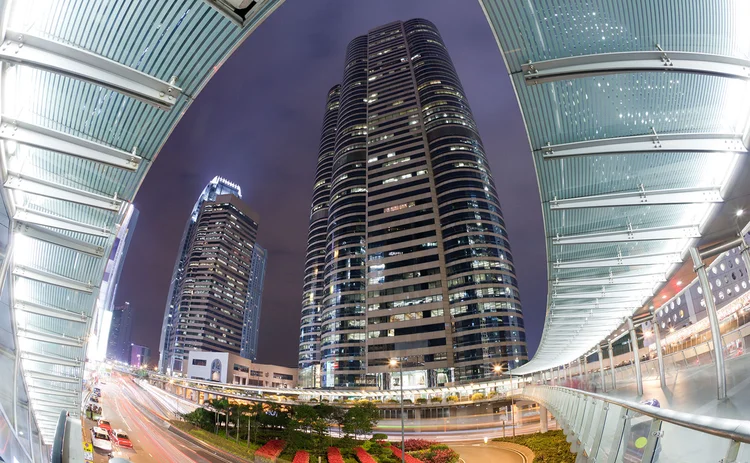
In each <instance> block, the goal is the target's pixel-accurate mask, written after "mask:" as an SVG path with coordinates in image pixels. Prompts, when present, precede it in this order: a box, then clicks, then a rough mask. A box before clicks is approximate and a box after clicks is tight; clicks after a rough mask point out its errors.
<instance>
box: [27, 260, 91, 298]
mask: <svg viewBox="0 0 750 463" xmlns="http://www.w3.org/2000/svg"><path fill="white" fill-rule="evenodd" d="M13 275H15V276H17V277H21V278H26V279H29V280H34V281H39V282H41V283H46V284H48V285H53V286H60V287H62V288H67V289H72V290H73V291H79V292H83V293H93V292H94V285H92V284H91V283H84V282H82V281H78V280H74V279H72V278H68V277H64V276H62V275H58V274H57V273H52V272H47V271H44V270H39V269H34V268H30V267H27V266H25V265H20V264H16V266H15V268H14V269H13Z"/></svg>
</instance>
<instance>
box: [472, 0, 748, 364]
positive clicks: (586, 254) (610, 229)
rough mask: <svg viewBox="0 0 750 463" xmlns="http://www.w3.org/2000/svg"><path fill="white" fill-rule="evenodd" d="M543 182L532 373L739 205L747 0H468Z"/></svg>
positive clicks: (595, 331) (569, 352)
mask: <svg viewBox="0 0 750 463" xmlns="http://www.w3.org/2000/svg"><path fill="white" fill-rule="evenodd" d="M480 4H481V6H482V8H483V9H484V12H485V15H486V17H487V19H488V21H489V24H490V26H491V28H492V30H493V32H494V34H495V38H496V40H497V42H498V45H499V47H500V50H501V52H502V56H503V59H504V61H505V64H506V68H507V72H508V74H509V76H510V80H511V82H512V85H513V88H514V90H515V92H516V95H517V99H518V103H519V106H520V109H521V113H522V115H523V120H524V123H525V126H526V130H527V134H528V139H529V144H530V146H531V151H532V156H533V161H534V165H535V168H536V173H537V179H538V183H539V193H540V197H541V203H542V214H543V218H544V228H545V234H546V241H547V242H546V246H547V260H548V264H547V267H548V268H547V277H548V298H547V299H548V300H547V311H546V312H547V313H546V320H545V326H544V333H543V336H542V341H541V344H540V346H539V348H538V350H537V353H536V355H535V356H534V358H533V359H532V360H531V361H530V362H529V363H527V364H526V365H523V366H522V367H520V368H517V369H514V373H517V374H529V373H533V372H537V371H543V370H547V369H550V368H554V367H556V366H559V365H562V364H565V363H568V362H571V361H573V360H575V359H577V358H579V357H581V356H582V355H584V354H586V353H588V352H590V351H591V350H592V349H594V350H595V349H596V346H597V345H598V344H599V343H600V342H602V341H603V340H605V339H606V338H607V337H608V336H609V335H610V334H611V333H612V332H613V331H614V330H616V329H617V328H618V327H620V326H621V325H622V323H623V321H624V320H625V319H626V318H627V317H630V316H632V315H633V314H635V313H636V312H638V311H641V310H648V307H649V305H650V304H654V303H656V304H658V302H655V301H653V296H654V294H655V293H656V292H658V291H659V290H660V289H662V288H663V287H664V285H665V284H667V282H668V280H669V278H670V276H671V275H672V274H673V273H674V272H675V271H676V270H677V269H678V268H680V267H681V266H682V265H683V262H685V261H686V258H687V260H689V255H688V250H689V248H690V247H693V246H702V245H706V244H710V243H714V242H717V241H721V240H723V239H727V237H729V236H731V235H732V234H735V236H736V231H737V230H735V229H736V228H737V224H736V222H734V221H733V218H734V212H735V211H736V210H737V209H741V208H743V207H744V208H745V209H746V210H747V202H748V198H747V193H748V192H747V191H746V190H747V188H748V187H747V184H748V183H749V182H748V180H747V179H748V178H749V177H748V160H747V155H748V153H747V151H748V147H750V29H748V27H747V21H746V18H748V17H750V3H748V2H746V1H743V0H722V1H719V2H711V3H710V4H709V3H707V2H703V1H701V0H679V1H677V0H632V1H628V2H624V3H623V2H621V1H618V0H593V1H588V2H583V1H571V2H560V1H557V0H531V1H527V0H480Z"/></svg>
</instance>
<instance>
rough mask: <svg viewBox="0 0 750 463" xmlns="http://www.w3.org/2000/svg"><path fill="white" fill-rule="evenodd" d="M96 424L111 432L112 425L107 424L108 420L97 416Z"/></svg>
mask: <svg viewBox="0 0 750 463" xmlns="http://www.w3.org/2000/svg"><path fill="white" fill-rule="evenodd" d="M96 425H97V426H99V427H100V428H102V429H104V430H105V431H106V432H112V425H111V424H109V421H107V420H105V419H103V418H99V421H98V422H97V423H96Z"/></svg>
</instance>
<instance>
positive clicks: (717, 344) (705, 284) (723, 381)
mask: <svg viewBox="0 0 750 463" xmlns="http://www.w3.org/2000/svg"><path fill="white" fill-rule="evenodd" d="M690 257H692V258H693V265H694V270H695V273H697V274H698V281H699V283H700V285H701V288H702V289H703V295H704V297H703V300H704V301H705V303H706V315H707V316H708V322H709V326H710V328H711V341H712V342H713V345H714V357H715V362H714V365H715V366H716V383H717V384H716V390H717V396H718V399H719V400H724V399H726V398H727V371H726V368H725V366H724V345H723V343H722V342H721V330H720V325H719V316H718V315H717V314H716V303H715V302H714V298H713V297H711V296H712V294H713V293H712V292H711V283H710V282H709V280H708V274H707V272H706V265H705V264H704V263H703V259H701V256H700V253H699V252H698V249H696V248H690Z"/></svg>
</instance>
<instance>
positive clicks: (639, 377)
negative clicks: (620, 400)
mask: <svg viewBox="0 0 750 463" xmlns="http://www.w3.org/2000/svg"><path fill="white" fill-rule="evenodd" d="M628 331H630V347H631V350H632V352H633V366H634V367H635V386H636V392H637V393H638V396H639V397H640V396H642V395H643V373H642V372H641V355H640V353H639V352H638V337H637V336H636V334H635V328H634V327H633V319H632V318H628Z"/></svg>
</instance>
